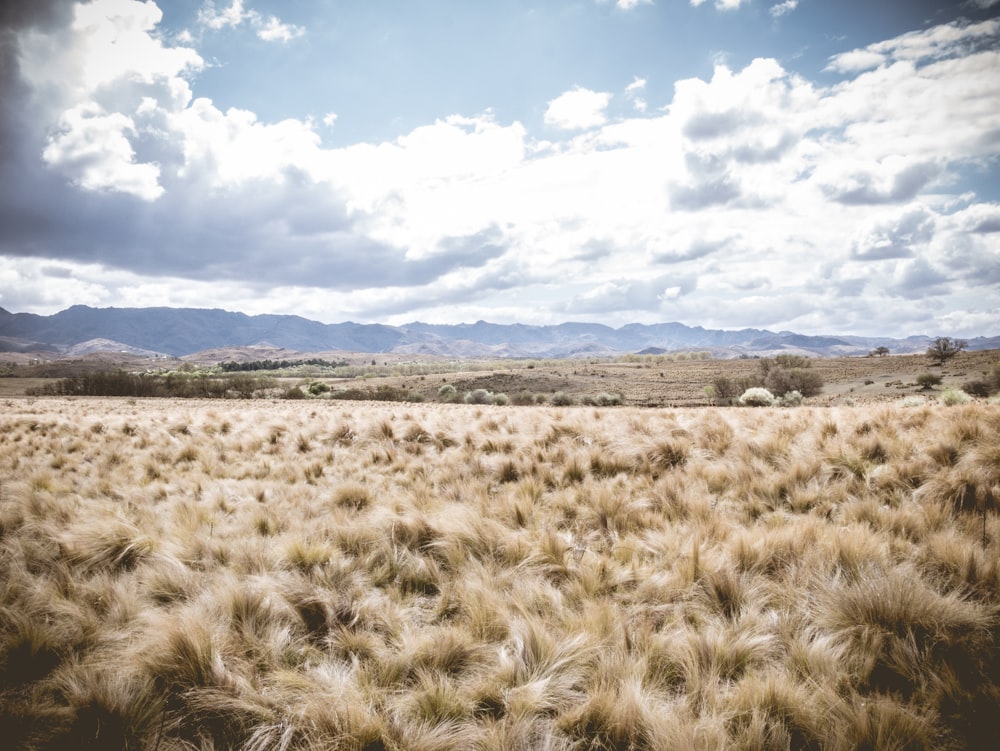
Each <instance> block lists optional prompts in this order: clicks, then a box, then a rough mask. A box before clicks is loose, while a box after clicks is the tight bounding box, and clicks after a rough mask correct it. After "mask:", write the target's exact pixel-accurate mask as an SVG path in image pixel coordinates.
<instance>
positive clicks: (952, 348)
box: [927, 336, 969, 365]
mask: <svg viewBox="0 0 1000 751" xmlns="http://www.w3.org/2000/svg"><path fill="white" fill-rule="evenodd" d="M967 346H969V343H968V342H966V341H965V340H963V339H952V338H951V337H950V336H939V337H938V338H937V339H935V340H934V344H932V345H931V346H930V347H928V348H927V356H928V357H929V358H930V359H931V362H934V363H937V364H938V365H943V364H944V363H945V362H947V361H948V360H950V359H951V358H953V357H954V356H955V355H957V354H958V353H959V352H961V351H962V350H963V349H965V348H966V347H967Z"/></svg>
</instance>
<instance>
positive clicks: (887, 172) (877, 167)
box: [814, 155, 941, 204]
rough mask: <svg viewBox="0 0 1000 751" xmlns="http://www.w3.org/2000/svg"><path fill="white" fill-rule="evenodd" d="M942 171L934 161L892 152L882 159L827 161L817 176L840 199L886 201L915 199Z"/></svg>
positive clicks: (874, 202)
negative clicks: (877, 160)
mask: <svg viewBox="0 0 1000 751" xmlns="http://www.w3.org/2000/svg"><path fill="white" fill-rule="evenodd" d="M940 174H941V168H940V166H939V165H937V164H936V163H935V162H934V161H927V160H920V159H919V158H914V157H909V158H907V157H900V156H897V155H890V156H888V157H886V158H885V159H883V160H882V161H880V162H868V161H862V160H848V159H845V160H843V161H835V162H827V163H825V164H823V165H821V166H820V167H819V168H818V169H817V171H816V174H815V176H814V180H815V182H816V184H817V185H819V186H820V187H821V188H822V190H823V192H824V193H826V195H828V196H829V197H830V198H832V199H833V200H835V201H838V202H840V203H845V204H882V203H901V202H906V201H910V200H912V199H913V198H914V197H916V195H917V194H918V193H919V192H920V191H921V190H923V189H924V188H925V187H927V185H928V183H930V182H931V181H932V180H934V178H936V177H938V176H939V175H940Z"/></svg>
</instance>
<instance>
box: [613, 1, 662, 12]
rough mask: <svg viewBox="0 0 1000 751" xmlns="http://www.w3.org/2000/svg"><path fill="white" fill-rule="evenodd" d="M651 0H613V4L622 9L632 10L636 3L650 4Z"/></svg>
mask: <svg viewBox="0 0 1000 751" xmlns="http://www.w3.org/2000/svg"><path fill="white" fill-rule="evenodd" d="M652 4H653V0H615V5H616V6H617V7H619V8H621V9H622V10H632V8H635V7H636V6H637V5H652Z"/></svg>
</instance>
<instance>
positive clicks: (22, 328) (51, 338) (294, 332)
mask: <svg viewBox="0 0 1000 751" xmlns="http://www.w3.org/2000/svg"><path fill="white" fill-rule="evenodd" d="M933 338H934V337H931V336H924V335H912V336H909V337H906V338H902V339H901V338H893V337H865V336H854V335H808V334H799V333H796V332H794V331H780V332H774V331H770V330H768V329H757V328H744V329H738V330H728V329H706V328H704V327H702V326H688V325H687V324H683V323H679V322H676V321H674V322H664V323H655V324H642V323H629V324H625V325H623V326H621V327H619V328H613V327H611V326H608V325H605V324H601V323H582V322H574V321H568V322H564V323H560V324H553V325H534V324H522V323H515V324H497V323H489V322H487V321H482V320H480V321H476V322H475V323H461V324H430V323H423V322H420V321H413V322H412V323H407V324H403V325H401V326H389V325H386V324H380V323H370V324H366V323H355V322H353V321H347V322H343V323H330V324H326V323H320V322H319V321H313V320H310V319H308V318H303V317H301V316H296V315H276V314H262V315H253V316H250V315H247V314H245V313H239V312H233V311H226V310H222V309H220V308H170V307H148V308H113V307H112V308H92V307H89V306H86V305H74V306H71V307H69V308H67V309H65V310H62V311H59V312H58V313H54V314H52V315H49V316H42V315H38V314H34V313H11V312H10V311H7V310H5V309H3V308H0V351H8V352H11V351H19V352H24V351H27V350H28V349H29V348H30V347H32V346H37V350H36V351H39V352H45V353H47V354H48V353H52V352H58V353H60V354H62V355H64V356H70V355H72V354H74V353H75V352H77V353H78V352H81V351H94V350H95V348H96V347H99V346H105V347H107V348H108V349H109V350H129V351H143V352H146V353H150V354H156V353H159V354H163V355H169V356H174V357H180V356H186V355H192V354H195V353H198V352H202V351H206V350H211V349H218V348H223V347H252V346H255V345H259V344H260V343H261V342H267V343H268V344H269V345H271V346H274V347H279V348H284V349H287V350H292V351H298V352H320V351H345V352H366V353H385V354H389V353H394V354H410V355H414V356H417V355H423V356H432V355H438V356H444V357H451V358H471V357H490V358H517V357H537V358H559V359H562V358H573V357H600V356H613V355H622V354H628V353H638V352H642V351H652V350H656V351H663V352H677V351H685V350H688V351H690V350H708V351H709V352H711V353H712V354H713V356H716V357H741V356H759V355H766V354H773V353H777V352H789V353H792V352H794V353H799V354H805V355H812V356H817V357H830V356H843V355H861V354H867V353H868V352H870V351H871V350H872V349H874V348H875V347H880V346H885V347H888V348H889V349H890V351H891V352H893V353H900V354H904V353H915V352H922V351H923V350H924V349H926V348H927V346H928V344H929V343H930V342H931V341H933ZM969 348H970V349H993V348H1000V336H990V337H984V336H980V337H976V338H975V339H971V340H969Z"/></svg>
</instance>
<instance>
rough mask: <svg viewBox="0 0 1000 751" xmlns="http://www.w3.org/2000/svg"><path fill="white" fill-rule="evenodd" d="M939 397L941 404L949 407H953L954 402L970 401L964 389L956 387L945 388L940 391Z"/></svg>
mask: <svg viewBox="0 0 1000 751" xmlns="http://www.w3.org/2000/svg"><path fill="white" fill-rule="evenodd" d="M939 398H940V400H941V403H942V404H945V405H947V406H949V407H954V406H955V405H956V404H968V403H969V402H971V401H972V397H971V396H969V395H968V394H966V393H965V392H964V391H959V390H958V389H953V388H947V389H945V390H944V391H942V392H941V396H940V397H939Z"/></svg>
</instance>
